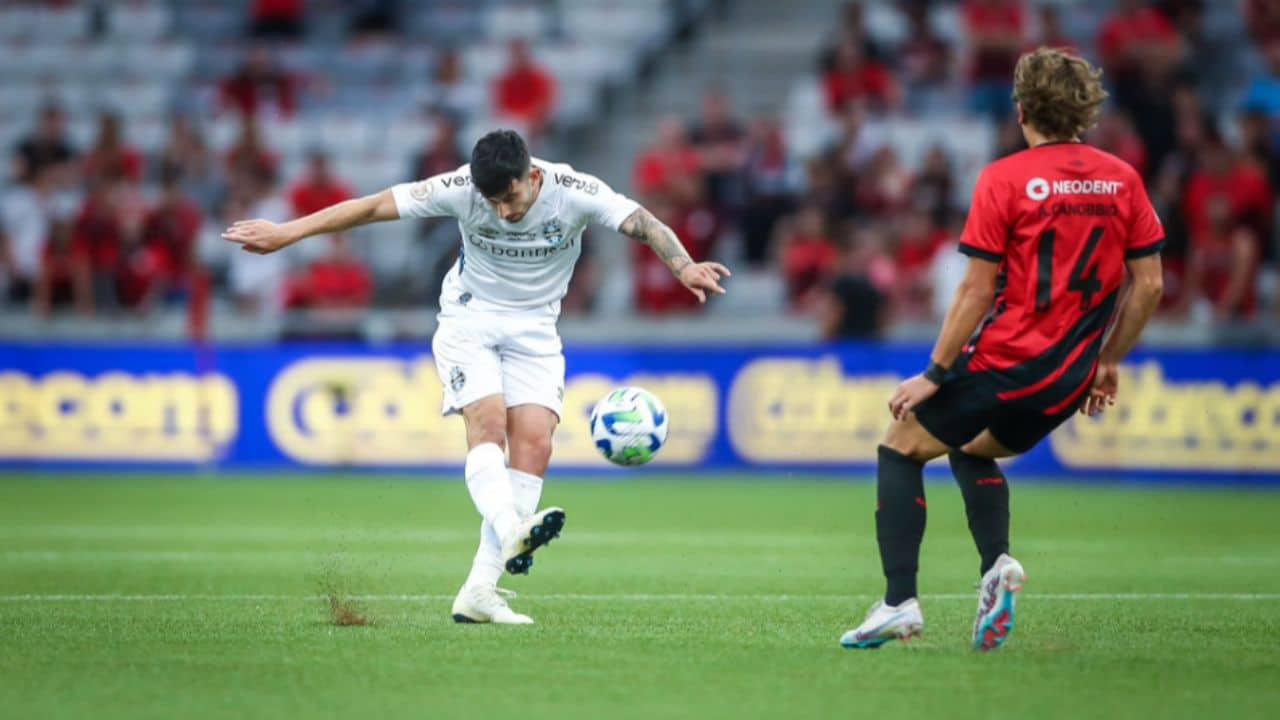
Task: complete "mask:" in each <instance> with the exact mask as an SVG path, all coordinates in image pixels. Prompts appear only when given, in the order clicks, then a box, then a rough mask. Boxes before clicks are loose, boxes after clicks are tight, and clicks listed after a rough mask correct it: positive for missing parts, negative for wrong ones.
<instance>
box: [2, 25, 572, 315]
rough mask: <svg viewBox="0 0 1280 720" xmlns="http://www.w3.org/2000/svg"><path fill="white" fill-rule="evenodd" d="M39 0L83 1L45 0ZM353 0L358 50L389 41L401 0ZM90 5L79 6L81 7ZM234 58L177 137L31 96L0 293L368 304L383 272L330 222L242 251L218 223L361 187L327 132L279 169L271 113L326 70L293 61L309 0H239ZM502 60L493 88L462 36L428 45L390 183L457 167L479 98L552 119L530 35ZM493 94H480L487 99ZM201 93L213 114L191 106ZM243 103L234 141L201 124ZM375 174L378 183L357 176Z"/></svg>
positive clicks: (42, 300) (5, 228) (48, 303)
mask: <svg viewBox="0 0 1280 720" xmlns="http://www.w3.org/2000/svg"><path fill="white" fill-rule="evenodd" d="M28 4H29V5H31V6H38V7H46V6H48V7H52V8H79V7H81V5H80V4H77V3H72V2H61V0H43V1H42V2H32V3H28ZM349 5H350V7H347V8H346V9H345V12H346V13H347V16H348V17H349V18H350V23H351V27H350V28H348V29H347V32H348V37H349V39H350V44H349V45H348V46H347V50H348V51H350V52H353V53H359V52H362V51H363V50H362V49H367V48H379V47H386V46H384V45H379V44H378V36H379V35H380V34H383V33H392V32H394V31H395V30H396V27H395V25H394V22H393V18H394V16H395V14H394V9H395V6H396V3H395V2H387V1H379V0H365V1H363V2H353V3H349ZM92 9H93V6H92V5H89V6H85V11H86V12H89V11H91V10H92ZM245 12H246V16H245V17H244V19H243V22H244V30H243V32H244V34H245V35H247V36H249V37H252V38H254V39H255V40H253V41H252V42H247V43H245V44H244V51H243V58H242V62H241V63H240V65H239V67H237V68H235V69H234V70H233V71H231V72H229V73H228V74H227V75H226V76H224V77H222V78H221V79H219V80H218V82H217V83H216V85H215V86H214V87H213V88H212V91H213V92H212V95H213V97H212V98H211V99H210V100H209V101H208V102H202V103H197V104H193V107H192V108H191V109H189V110H188V111H187V113H186V114H184V113H177V114H174V115H173V116H172V117H171V119H170V121H169V126H168V129H167V138H166V139H165V141H164V143H163V144H162V146H161V147H160V148H159V149H157V150H156V151H154V152H151V153H147V152H143V151H141V150H140V149H138V148H136V147H134V146H132V145H131V144H130V143H129V142H127V140H126V137H127V136H128V133H127V128H126V127H125V123H126V119H125V117H124V116H123V115H122V113H120V112H118V111H115V110H106V111H103V112H101V113H100V114H99V115H98V117H97V127H96V130H95V133H94V138H93V140H92V141H91V142H90V143H89V144H88V145H87V146H79V145H77V143H76V142H75V141H74V140H72V138H71V134H70V132H69V129H68V125H69V121H70V120H71V118H68V116H67V111H66V110H65V109H64V107H62V105H61V104H60V103H59V102H58V101H57V100H56V99H54V98H52V97H51V98H50V99H49V100H48V101H47V102H45V103H44V104H43V105H42V106H41V107H39V108H33V112H32V121H31V123H30V129H29V131H28V132H26V133H25V134H23V135H22V136H21V137H20V138H19V139H18V141H17V142H16V143H15V144H14V145H13V146H12V147H11V148H9V149H8V150H9V153H8V155H9V159H10V161H11V162H10V163H9V168H8V173H7V177H6V178H4V179H3V181H0V301H3V302H5V303H8V304H9V305H10V306H17V307H21V306H24V305H29V306H30V307H31V308H32V309H33V311H34V312H36V313H37V314H40V315H47V314H49V313H50V312H53V311H66V312H75V313H79V314H82V315H94V314H110V315H120V314H145V313H146V312H148V311H149V310H150V309H152V308H155V307H158V306H183V305H186V304H188V303H191V302H193V301H194V302H198V303H200V305H201V306H202V307H203V306H206V305H207V299H208V297H209V296H210V294H211V293H212V294H213V296H216V297H219V298H227V299H228V300H229V302H230V304H231V305H232V306H233V307H234V308H235V309H236V310H238V311H240V312H244V313H258V314H261V313H271V312H274V311H277V310H281V309H293V308H359V307H364V306H366V305H368V304H369V303H370V302H371V300H372V299H373V295H374V282H373V277H372V274H371V271H370V268H369V267H367V265H366V263H365V262H363V261H362V260H361V259H360V257H358V256H357V255H356V254H354V253H353V252H352V251H351V249H350V246H349V243H348V239H347V238H345V237H343V236H334V237H329V238H323V239H318V240H316V241H313V242H310V243H306V244H304V245H302V246H299V248H297V252H294V251H293V250H292V249H291V252H290V253H288V254H287V257H286V256H267V257H258V256H252V257H251V256H248V255H245V254H241V253H236V252H233V250H234V248H233V247H232V246H231V245H230V244H228V243H225V242H222V241H220V240H219V239H218V234H219V233H220V232H221V230H222V229H223V228H225V227H226V226H227V225H228V224H230V223H231V222H233V221H234V220H237V219H242V218H246V217H262V218H267V219H272V220H278V221H279V220H285V219H288V218H290V217H294V216H297V215H302V214H306V213H310V212H314V211H316V210H319V209H321V208H323V207H325V206H327V205H330V204H332V203H335V202H339V201H341V200H344V199H347V198H349V197H351V196H352V195H353V192H354V190H353V188H352V186H351V184H349V183H348V182H346V181H345V180H344V179H343V178H340V177H338V176H337V174H336V173H335V172H334V170H333V168H332V163H331V162H330V157H329V155H328V150H329V148H326V147H321V146H318V145H317V146H315V147H313V148H312V149H310V150H309V151H308V152H307V159H306V163H305V168H304V169H302V170H301V171H300V172H296V173H294V174H293V175H292V176H284V167H283V165H284V163H282V161H281V158H280V154H279V153H278V152H277V150H276V149H274V148H272V147H271V146H270V145H269V143H268V142H267V141H266V140H265V139H264V136H263V133H262V131H261V125H262V122H263V121H264V120H267V119H269V120H271V121H273V122H276V121H281V120H283V121H285V122H288V121H289V119H290V118H292V117H293V116H294V115H295V114H296V113H298V112H299V111H300V107H301V106H302V105H304V104H305V103H307V101H308V100H309V98H310V96H312V95H315V96H320V95H323V94H325V93H326V92H327V91H329V89H327V88H325V87H324V85H325V82H326V79H325V78H324V77H322V76H314V77H313V76H308V75H307V74H306V73H303V72H298V71H295V70H290V69H288V68H287V67H286V65H285V64H284V63H282V62H281V60H280V54H281V48H288V47H291V46H290V45H288V43H290V42H292V41H294V40H297V39H298V38H299V37H301V36H302V33H303V32H304V29H305V27H306V24H307V22H308V13H307V5H306V4H305V3H303V2H301V0H253V2H250V3H247V4H246V6H245ZM507 52H508V54H509V56H508V58H507V63H506V67H505V69H504V70H503V71H502V72H500V73H498V74H497V75H496V76H495V77H494V78H493V79H492V82H491V86H490V87H489V89H488V90H489V92H488V96H487V97H486V96H485V90H484V88H478V87H476V85H475V83H473V82H468V81H467V80H466V79H465V78H464V72H463V60H462V58H461V55H460V53H459V50H458V48H456V47H448V46H445V47H440V48H438V52H433V57H432V64H431V78H430V84H431V92H430V97H429V98H428V101H427V102H425V103H424V105H425V115H423V116H422V120H423V122H422V125H423V136H424V137H425V138H427V140H426V141H425V143H423V144H422V145H421V152H420V153H419V154H417V155H416V156H414V157H412V158H406V160H407V162H406V163H405V167H403V168H402V169H400V170H399V171H398V172H396V173H395V177H388V178H385V179H383V180H382V182H384V183H385V184H391V183H392V182H395V181H398V180H400V179H405V178H412V177H427V176H430V175H433V174H436V173H440V172H444V171H447V170H453V169H455V168H456V167H458V166H459V165H461V164H462V163H463V162H465V160H464V158H463V156H462V154H461V152H460V148H459V139H458V135H457V129H458V127H459V124H460V123H461V122H464V121H466V119H467V117H468V116H470V115H473V114H475V113H476V112H484V113H485V114H486V115H487V116H489V117H492V118H494V119H495V120H496V121H497V122H500V123H503V124H506V125H511V126H515V127H518V128H519V129H521V130H522V131H523V132H524V133H525V134H526V135H527V136H529V137H530V138H532V139H534V140H535V141H536V140H538V139H539V138H540V137H541V136H542V134H543V133H545V132H547V131H548V128H549V126H550V125H551V122H552V119H551V113H552V110H553V108H554V106H555V98H556V83H555V79H554V76H553V75H552V74H551V73H550V72H548V71H547V70H546V69H544V68H543V67H541V66H540V65H539V64H538V63H537V61H536V60H535V59H534V57H533V55H532V54H531V52H530V47H529V44H528V42H527V41H526V40H524V39H522V38H514V39H512V40H510V42H509V44H508V46H507ZM482 106H483V107H482ZM200 109H206V110H208V111H209V112H210V113H211V115H204V116H197V115H196V113H198V112H200ZM210 117H214V118H227V117H231V118H236V119H237V122H238V128H239V129H238V132H237V134H236V137H235V138H234V139H233V140H232V141H231V142H230V144H229V145H227V146H225V147H219V148H215V147H214V146H213V145H212V143H211V142H210V140H209V138H208V137H207V121H208V120H209V118H210ZM362 189H364V190H366V191H367V190H372V189H373V188H362Z"/></svg>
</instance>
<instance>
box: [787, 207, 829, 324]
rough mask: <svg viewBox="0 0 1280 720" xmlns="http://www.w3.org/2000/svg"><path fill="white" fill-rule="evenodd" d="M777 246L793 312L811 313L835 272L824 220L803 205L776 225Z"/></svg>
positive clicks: (819, 212) (818, 211)
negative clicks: (807, 311)
mask: <svg viewBox="0 0 1280 720" xmlns="http://www.w3.org/2000/svg"><path fill="white" fill-rule="evenodd" d="M778 235H779V237H778V241H777V243H776V244H777V246H778V248H779V250H780V252H781V261H782V262H781V264H782V276H783V278H784V279H785V280H786V284H787V302H788V303H789V304H790V305H791V307H792V308H793V309H796V310H811V309H813V308H815V307H816V304H817V302H818V300H819V297H820V295H821V293H820V290H821V288H822V287H823V285H824V284H825V283H826V282H827V280H828V279H829V278H830V276H831V273H832V272H833V271H834V270H835V264H836V248H835V245H833V244H832V242H831V236H830V234H829V233H828V232H827V222H826V218H825V217H823V215H822V209H821V208H820V207H818V206H817V205H806V206H804V207H803V208H801V209H800V210H799V212H797V213H796V214H795V215H793V216H791V217H790V218H786V219H784V220H782V221H781V222H779V223H778Z"/></svg>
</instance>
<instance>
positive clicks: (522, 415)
mask: <svg viewBox="0 0 1280 720" xmlns="http://www.w3.org/2000/svg"><path fill="white" fill-rule="evenodd" d="M559 422H560V418H559V416H558V415H556V414H555V412H553V411H552V410H550V409H548V408H546V407H543V406H541V405H535V404H523V405H516V406H513V407H511V408H509V409H508V410H507V436H508V441H509V443H510V446H511V471H510V472H511V484H512V492H513V493H514V497H515V503H516V510H517V511H518V512H519V513H520V517H521V518H522V520H523V521H524V525H523V526H522V528H523V530H522V535H523V537H524V541H523V542H524V544H523V546H522V547H520V548H519V551H520V552H519V554H518V555H517V556H516V557H514V558H510V559H508V564H507V569H508V570H510V571H511V572H518V570H515V569H512V564H513V563H514V564H516V565H517V566H520V567H523V568H524V570H526V571H527V569H528V566H529V565H532V564H533V552H534V551H535V550H537V549H538V548H540V547H542V546H543V545H546V544H548V543H550V542H551V540H552V539H553V538H556V537H559V536H560V530H561V529H562V528H563V527H564V520H565V514H564V510H562V509H561V508H558V507H550V508H545V509H543V510H541V511H540V510H538V501H539V500H540V499H541V497H542V475H543V473H545V472H546V471H547V463H548V462H550V460H551V434H552V433H553V432H555V428H556V424H557V423H559Z"/></svg>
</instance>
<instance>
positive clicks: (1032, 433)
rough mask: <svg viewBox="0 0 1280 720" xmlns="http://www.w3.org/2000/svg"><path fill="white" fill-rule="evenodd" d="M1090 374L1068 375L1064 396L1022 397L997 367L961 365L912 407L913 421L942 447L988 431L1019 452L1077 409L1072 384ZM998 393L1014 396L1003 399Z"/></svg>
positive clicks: (1076, 392) (1040, 394) (1077, 393)
mask: <svg viewBox="0 0 1280 720" xmlns="http://www.w3.org/2000/svg"><path fill="white" fill-rule="evenodd" d="M1090 370H1092V368H1090ZM1092 375H1093V373H1092V372H1090V373H1089V375H1088V377H1084V378H1081V377H1079V376H1077V377H1075V378H1072V379H1071V382H1072V390H1074V392H1071V394H1070V396H1069V397H1066V398H1064V397H1063V396H1062V394H1061V393H1043V392H1034V393H1027V394H1025V395H1024V394H1022V393H1020V392H1019V391H1018V388H1017V386H1016V384H1015V383H1014V381H1013V380H1012V379H1011V378H1010V377H1009V375H1008V374H1006V373H1003V372H1002V371H1000V370H978V371H971V370H968V369H965V368H963V367H961V368H960V369H958V370H957V371H954V372H953V373H952V375H951V376H950V377H948V378H947V379H946V380H945V381H943V383H942V385H940V386H939V387H938V392H936V393H934V394H933V395H932V396H931V397H930V398H929V399H928V400H925V401H924V402H922V403H920V404H919V405H917V406H916V408H915V414H916V419H917V420H919V421H920V424H921V425H923V426H924V429H925V430H928V431H929V433H930V434H931V435H933V436H934V437H936V438H938V439H939V440H941V441H942V442H943V443H944V444H946V445H947V447H952V448H958V447H960V446H962V445H964V444H966V443H968V442H969V441H970V440H973V439H974V438H976V437H977V436H978V435H979V434H981V433H982V431H983V430H990V431H991V434H992V435H994V436H995V439H996V440H997V441H998V442H999V443H1000V444H1001V445H1003V446H1004V447H1006V448H1008V449H1009V450H1011V451H1012V452H1014V453H1017V454H1019V455H1020V454H1022V453H1024V452H1026V451H1028V450H1030V449H1031V448H1033V447H1035V446H1036V443H1038V442H1040V441H1041V440H1043V439H1044V438H1045V437H1046V436H1048V435H1049V433H1051V432H1053V431H1054V429H1055V428H1057V427H1058V426H1059V425H1061V424H1062V423H1064V422H1066V420H1067V418H1069V417H1071V416H1072V415H1073V414H1074V413H1075V411H1076V410H1077V409H1078V408H1079V407H1080V403H1079V401H1078V399H1077V396H1078V397H1084V396H1083V394H1081V391H1080V390H1079V388H1080V387H1081V386H1080V385H1079V384H1078V383H1080V382H1081V380H1083V382H1084V383H1088V382H1091V381H1092ZM1054 385H1058V386H1059V387H1061V385H1060V384H1059V383H1054ZM1047 389H1048V388H1046V390H1047ZM1002 394H1004V395H1006V396H1008V395H1011V394H1012V395H1016V396H1018V397H1017V398H1016V399H1003V398H1001V395H1002Z"/></svg>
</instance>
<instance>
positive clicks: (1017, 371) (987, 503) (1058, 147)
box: [840, 48, 1164, 650]
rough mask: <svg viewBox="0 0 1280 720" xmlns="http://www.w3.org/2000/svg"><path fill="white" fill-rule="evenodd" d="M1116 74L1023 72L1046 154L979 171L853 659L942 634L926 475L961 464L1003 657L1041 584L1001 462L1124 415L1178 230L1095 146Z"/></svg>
mask: <svg viewBox="0 0 1280 720" xmlns="http://www.w3.org/2000/svg"><path fill="white" fill-rule="evenodd" d="M1100 76H1101V73H1100V72H1099V71H1097V70H1095V69H1094V68H1093V67H1092V66H1090V65H1089V63H1088V62H1087V61H1086V60H1084V59H1082V58H1079V57H1076V56H1074V55H1070V54H1067V53H1064V52H1061V51H1059V50H1052V49H1047V48H1041V49H1039V50H1036V51H1035V52H1032V53H1029V54H1027V55H1024V56H1023V57H1022V58H1021V59H1020V60H1019V62H1018V65H1017V69H1016V70H1015V71H1014V90H1013V99H1014V101H1015V103H1016V106H1017V111H1018V122H1019V124H1020V125H1021V126H1022V134H1023V137H1024V138H1025V139H1026V141H1027V145H1028V149H1026V150H1023V151H1021V152H1018V153H1015V154H1013V155H1010V156H1008V157H1005V158H1002V159H1000V160H996V161H995V162H993V163H991V164H990V165H988V166H987V167H986V169H985V170H983V172H982V174H981V175H980V176H979V178H978V181H977V185H976V186H975V188H974V191H973V201H972V203H971V206H970V209H969V217H968V220H967V222H966V224H965V228H964V234H963V235H962V236H961V239H960V251H961V252H963V253H964V254H966V255H968V256H969V262H968V268H967V269H966V271H965V276H964V279H963V281H962V283H961V285H960V288H959V290H958V291H957V293H956V296H955V299H954V300H953V301H952V305H951V309H950V310H949V311H948V313H947V317H946V320H945V321H944V322H943V325H942V331H941V333H940V335H939V337H938V341H937V344H935V345H934V348H933V353H932V355H931V356H930V361H931V362H930V364H929V366H928V369H927V370H925V371H924V372H923V373H921V374H919V375H916V376H915V377H912V378H910V379H908V380H906V381H905V382H903V383H902V384H901V385H900V386H898V389H897V391H896V392H895V393H894V395H893V397H892V399H890V401H889V410H890V411H891V412H892V413H893V418H894V419H893V421H892V423H891V425H890V427H889V430H888V432H887V433H886V435H885V438H884V442H883V444H881V445H880V448H879V462H878V466H877V473H876V475H877V492H876V495H877V498H876V540H877V541H878V543H879V546H880V560H881V563H882V565H883V568H884V574H885V578H886V580H887V585H888V587H887V590H886V592H885V595H884V599H883V600H881V601H878V602H877V603H876V604H875V605H874V606H872V608H871V611H870V612H868V613H867V617H866V619H865V620H864V621H863V623H862V625H860V626H859V627H857V628H855V629H853V630H850V631H849V632H847V633H845V635H844V637H842V638H841V640H840V642H841V644H842V645H844V646H845V647H851V648H870V647H879V646H880V645H882V644H884V643H885V642H888V641H890V640H896V639H907V638H910V637H914V636H916V635H918V634H919V633H920V631H921V629H922V628H923V627H924V617H923V615H922V614H921V612H920V603H919V601H918V600H917V595H916V573H917V570H918V561H919V556H920V541H921V538H922V537H923V536H924V527H925V497H924V481H923V468H924V463H926V462H928V461H929V460H932V459H934V458H937V457H939V456H941V455H944V454H946V455H947V456H948V458H949V459H950V461H951V470H952V472H953V473H954V474H955V478H956V482H957V483H958V484H959V485H960V492H961V495H962V496H963V498H964V504H965V512H966V514H967V515H968V519H969V530H970V532H972V534H973V539H974V542H975V543H976V545H977V548H978V553H979V554H980V555H981V557H982V566H981V572H982V581H981V584H980V585H979V587H978V613H977V617H976V618H975V620H974V625H973V646H974V648H976V649H979V650H992V649H995V648H997V647H999V646H1000V644H1001V643H1002V642H1004V640H1005V638H1006V637H1007V636H1008V634H1009V631H1010V630H1011V629H1012V628H1013V609H1014V605H1013V600H1014V593H1016V592H1017V591H1018V590H1019V589H1020V588H1021V586H1022V583H1023V581H1024V580H1025V573H1024V572H1023V569H1022V566H1021V565H1020V564H1019V563H1018V561H1017V560H1014V559H1013V558H1012V557H1010V556H1009V554H1008V552H1009V486H1008V483H1007V482H1006V481H1005V477H1004V473H1002V472H1001V471H1000V467H999V465H997V464H996V459H997V458H1003V457H1009V456H1013V455H1018V454H1020V453H1024V452H1026V451H1027V450H1030V449H1031V448H1032V447H1033V446H1035V444H1036V443H1038V442H1039V441H1040V440H1041V439H1043V438H1044V437H1045V436H1046V435H1048V434H1049V433H1050V432H1052V431H1053V429H1054V428H1056V427H1058V426H1059V425H1061V424H1062V423H1063V422H1064V421H1065V420H1066V419H1067V418H1068V417H1070V416H1071V414H1072V413H1073V412H1075V411H1077V410H1079V411H1080V412H1083V413H1086V414H1095V413H1098V412H1101V411H1102V410H1103V408H1104V407H1106V406H1108V405H1112V404H1114V403H1115V397H1116V389H1117V380H1118V377H1119V375H1118V369H1117V368H1118V364H1119V362H1120V360H1121V358H1123V357H1124V355H1125V353H1126V352H1128V351H1129V349H1130V348H1131V347H1132V346H1133V344H1134V342H1135V341H1136V340H1137V338H1138V336H1139V335H1140V334H1141V332H1142V328H1143V327H1144V326H1145V325H1146V323H1147V319H1148V318H1150V316H1151V313H1152V311H1153V310H1154V309H1155V307H1156V305H1157V303H1158V302H1159V300H1160V293H1161V271H1160V254H1159V253H1160V248H1161V246H1162V244H1163V242H1164V233H1163V231H1162V229H1161V226H1160V221H1159V219H1158V218H1157V217H1156V214H1155V211H1154V210H1153V209H1152V207H1151V202H1150V200H1148V198H1147V193H1146V190H1145V188H1144V187H1143V184H1142V178H1141V177H1140V176H1139V175H1138V173H1137V172H1136V171H1135V170H1134V169H1133V168H1132V167H1131V166H1129V165H1128V164H1127V163H1125V162H1124V161H1122V160H1120V159H1118V158H1116V157H1114V156H1112V155H1109V154H1107V153H1105V152H1102V151H1101V150H1098V149H1096V148H1093V147H1090V146H1088V145H1085V144H1083V143H1081V142H1080V136H1081V134H1082V133H1084V132H1085V131H1086V130H1088V129H1089V128H1090V127H1091V126H1092V125H1093V124H1094V122H1095V121H1096V119H1097V116H1098V109H1099V107H1100V105H1101V104H1102V101H1103V100H1104V99H1105V98H1106V92H1105V91H1104V90H1103V89H1102V86H1101V83H1100V82H1099V77H1100ZM1126 270H1127V274H1128V282H1127V283H1126V282H1125V280H1126V278H1125V275H1126Z"/></svg>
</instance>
